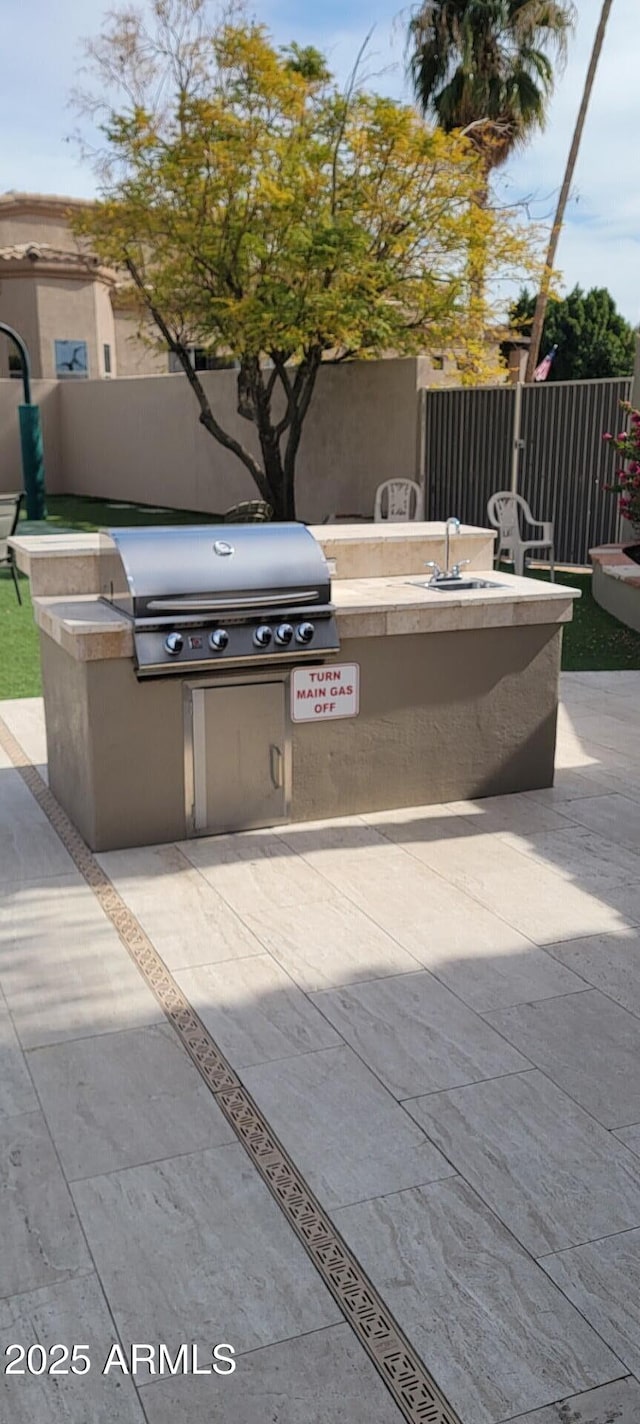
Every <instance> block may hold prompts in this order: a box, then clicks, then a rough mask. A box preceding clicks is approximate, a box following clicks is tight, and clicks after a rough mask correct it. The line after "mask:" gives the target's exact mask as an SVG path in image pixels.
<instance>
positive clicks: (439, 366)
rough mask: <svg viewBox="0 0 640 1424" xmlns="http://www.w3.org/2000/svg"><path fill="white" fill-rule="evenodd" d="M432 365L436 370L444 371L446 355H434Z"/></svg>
mask: <svg viewBox="0 0 640 1424" xmlns="http://www.w3.org/2000/svg"><path fill="white" fill-rule="evenodd" d="M431 365H432V366H433V369H434V371H444V356H432V357H431Z"/></svg>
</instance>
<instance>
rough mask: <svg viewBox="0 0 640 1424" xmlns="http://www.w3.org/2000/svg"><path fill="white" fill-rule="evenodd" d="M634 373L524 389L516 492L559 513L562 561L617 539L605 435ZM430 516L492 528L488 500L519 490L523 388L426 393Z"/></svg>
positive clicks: (538, 507)
mask: <svg viewBox="0 0 640 1424" xmlns="http://www.w3.org/2000/svg"><path fill="white" fill-rule="evenodd" d="M631 386H632V382H631V378H628V379H624V380H603V381H563V382H560V381H559V382H557V383H555V382H551V383H550V384H548V385H547V384H539V385H531V386H524V387H523V389H522V418H521V428H520V436H521V439H522V440H523V442H524V447H523V449H522V450H521V452H520V464H519V479H518V489H519V491H520V493H521V494H523V495H524V497H525V499H526V500H527V501H528V503H529V504H530V506H531V510H532V513H533V514H534V516H535V518H536V519H553V520H554V522H555V535H556V559H557V562H558V563H567V564H587V565H588V563H589V549H590V548H594V547H595V546H596V545H598V544H609V543H615V542H616V541H617V540H618V539H619V537H620V533H619V528H620V525H619V518H618V511H617V500H616V498H615V496H614V495H611V494H607V493H606V491H605V490H604V489H603V488H602V486H603V485H604V484H608V483H611V481H612V480H613V477H614V475H615V471H616V468H617V465H618V461H617V459H616V457H615V455H614V453H613V452H612V451H611V449H610V447H609V446H608V445H607V444H606V443H605V442H603V440H602V435H603V432H604V431H606V430H611V431H613V432H615V431H617V430H619V429H620V427H621V426H622V425H624V423H625V422H624V420H623V418H622V413H621V411H620V401H621V400H628V399H629V397H630V395H631ZM425 401H426V421H425V484H426V510H427V514H426V517H427V519H446V518H447V517H448V515H449V514H457V515H458V516H459V518H460V519H462V520H464V522H465V523H468V524H480V525H486V522H487V502H488V500H489V497H490V495H492V494H494V493H495V491H496V490H499V489H509V488H510V487H511V458H512V449H513V440H514V428H513V421H514V411H515V387H513V386H491V387H480V388H475V389H452V390H440V391H427V392H426V396H425Z"/></svg>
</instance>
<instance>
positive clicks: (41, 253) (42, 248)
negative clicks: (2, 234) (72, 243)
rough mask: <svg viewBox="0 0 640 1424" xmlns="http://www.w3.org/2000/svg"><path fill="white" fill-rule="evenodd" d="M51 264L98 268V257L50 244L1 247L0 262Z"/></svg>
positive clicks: (18, 243)
mask: <svg viewBox="0 0 640 1424" xmlns="http://www.w3.org/2000/svg"><path fill="white" fill-rule="evenodd" d="M27 259H28V260H29V261H30V262H34V263H35V262H49V263H56V262H59V263H62V264H65V265H66V266H69V263H72V264H74V265H77V266H82V267H98V266H99V265H100V263H99V261H98V258H97V257H92V256H85V255H84V254H83V253H81V252H74V250H73V248H70V247H67V248H64V247H52V246H51V244H50V243H48V242H17V243H14V244H12V245H11V246H9V247H0V261H3V262H24V261H26V260H27Z"/></svg>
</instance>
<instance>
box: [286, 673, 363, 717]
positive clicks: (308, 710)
mask: <svg viewBox="0 0 640 1424" xmlns="http://www.w3.org/2000/svg"><path fill="white" fill-rule="evenodd" d="M359 705H360V668H359V666H358V663H334V664H333V665H332V666H331V667H316V668H295V669H294V672H293V673H292V676H291V717H292V720H293V721H294V722H326V721H327V720H328V719H329V718H330V717H357V715H358V710H359Z"/></svg>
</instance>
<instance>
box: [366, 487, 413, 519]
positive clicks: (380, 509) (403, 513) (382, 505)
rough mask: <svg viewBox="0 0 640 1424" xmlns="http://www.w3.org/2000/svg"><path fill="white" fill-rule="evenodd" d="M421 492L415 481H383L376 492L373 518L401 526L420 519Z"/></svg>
mask: <svg viewBox="0 0 640 1424" xmlns="http://www.w3.org/2000/svg"><path fill="white" fill-rule="evenodd" d="M422 515H423V511H422V490H421V488H420V485H418V484H416V482H415V480H385V481H384V483H383V484H381V485H378V488H377V490H376V498H375V504H374V507H373V517H374V520H375V521H376V523H380V521H381V520H383V519H388V520H389V521H392V522H393V523H398V524H403V523H405V522H406V521H408V520H414V519H422Z"/></svg>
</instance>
